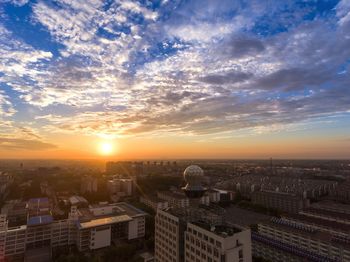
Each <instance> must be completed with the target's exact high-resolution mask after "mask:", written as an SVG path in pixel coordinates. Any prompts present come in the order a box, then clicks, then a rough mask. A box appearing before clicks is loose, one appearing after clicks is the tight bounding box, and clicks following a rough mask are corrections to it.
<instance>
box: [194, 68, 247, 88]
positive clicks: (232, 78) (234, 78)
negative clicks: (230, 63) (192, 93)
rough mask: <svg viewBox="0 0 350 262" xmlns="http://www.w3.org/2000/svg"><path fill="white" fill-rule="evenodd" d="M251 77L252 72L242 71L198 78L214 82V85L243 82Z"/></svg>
mask: <svg viewBox="0 0 350 262" xmlns="http://www.w3.org/2000/svg"><path fill="white" fill-rule="evenodd" d="M251 77H252V74H248V73H243V72H236V71H233V72H228V73H223V74H211V75H207V76H204V77H201V78H199V80H200V81H202V82H205V83H208V84H214V85H223V84H234V83H238V82H243V81H245V80H248V79H249V78H251Z"/></svg>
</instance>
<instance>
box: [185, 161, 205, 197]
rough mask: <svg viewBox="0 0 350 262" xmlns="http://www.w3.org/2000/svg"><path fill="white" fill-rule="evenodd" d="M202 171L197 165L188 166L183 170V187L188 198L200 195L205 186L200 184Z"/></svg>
mask: <svg viewBox="0 0 350 262" xmlns="http://www.w3.org/2000/svg"><path fill="white" fill-rule="evenodd" d="M203 176H204V172H203V170H202V168H200V167H199V166H197V165H191V166H188V167H187V168H186V169H185V171H184V179H185V181H186V183H187V184H186V186H185V187H184V188H183V190H184V191H185V193H186V195H187V196H188V197H189V198H197V197H202V196H203V194H204V192H205V191H206V188H204V187H203V186H202V180H203Z"/></svg>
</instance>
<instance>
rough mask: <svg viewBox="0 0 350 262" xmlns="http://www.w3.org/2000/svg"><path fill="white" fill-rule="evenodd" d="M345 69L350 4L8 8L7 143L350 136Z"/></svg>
mask: <svg viewBox="0 0 350 262" xmlns="http://www.w3.org/2000/svg"><path fill="white" fill-rule="evenodd" d="M349 67H350V1H349V0H342V1H267V2H265V1H228V0H220V1H213V0H212V1H209V0H208V1H206V0H198V1H189V0H188V1H180V0H177V1H171V0H159V1H147V0H144V1H131V0H121V1H113V0H109V1H100V0H57V1H49V0H46V1H40V0H36V1H28V0H0V120H1V121H0V149H2V150H3V151H4V152H6V151H7V150H29V151H31V150H51V149H54V148H59V147H62V145H60V143H62V141H61V142H59V143H58V142H57V141H55V137H56V136H59V137H64V136H65V135H66V136H67V137H69V139H71V137H72V136H73V137H74V136H80V135H81V136H86V137H103V138H111V139H114V138H128V137H129V138H132V137H135V136H146V137H147V136H149V137H152V136H153V137H157V136H165V137H166V136H169V137H173V136H188V137H189V138H190V139H191V140H193V141H202V140H203V138H205V139H208V140H210V139H212V140H215V141H217V140H220V138H223V139H222V143H226V142H227V140H231V141H235V139H239V138H240V137H241V136H246V137H250V136H257V137H259V136H261V132H263V133H264V134H265V133H268V134H269V135H272V136H273V135H276V136H280V134H281V132H284V134H286V135H285V136H284V139H285V141H286V142H288V134H290V132H292V133H293V132H294V135H293V139H295V138H297V137H300V138H303V137H304V136H310V135H311V134H310V130H315V129H314V127H315V126H317V130H319V131H316V135H317V134H319V135H321V134H322V136H324V135H325V134H324V130H327V134H328V136H326V137H328V139H329V140H332V139H334V140H336V141H339V139H344V141H349V139H350V137H349V136H348V133H349V131H350V130H349V125H348V124H347V123H349V121H350V118H349V112H350V86H349V83H350V76H349ZM262 130H263V131H262ZM311 133H313V134H315V132H314V131H311ZM311 136H312V135H311ZM67 139H68V138H67ZM261 139H263V137H261ZM63 140H64V139H63ZM348 153H350V152H348ZM346 154H347V153H346ZM346 154H345V155H343V157H346Z"/></svg>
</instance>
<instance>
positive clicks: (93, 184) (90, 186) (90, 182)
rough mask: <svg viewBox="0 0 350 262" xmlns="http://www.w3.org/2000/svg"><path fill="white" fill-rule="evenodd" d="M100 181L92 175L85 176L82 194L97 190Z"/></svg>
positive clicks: (82, 182)
mask: <svg viewBox="0 0 350 262" xmlns="http://www.w3.org/2000/svg"><path fill="white" fill-rule="evenodd" d="M97 189H98V181H97V178H95V177H91V176H84V177H83V178H82V180H81V187H80V191H81V193H82V194H85V193H94V192H97Z"/></svg>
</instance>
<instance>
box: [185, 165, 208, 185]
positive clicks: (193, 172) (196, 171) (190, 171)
mask: <svg viewBox="0 0 350 262" xmlns="http://www.w3.org/2000/svg"><path fill="white" fill-rule="evenodd" d="M203 175H204V172H203V169H202V168H200V167H199V166H197V165H190V166H188V167H187V168H186V169H185V171H184V179H185V181H186V182H189V180H191V178H193V177H195V178H202V177H203Z"/></svg>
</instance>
